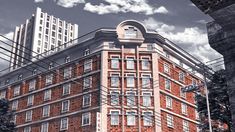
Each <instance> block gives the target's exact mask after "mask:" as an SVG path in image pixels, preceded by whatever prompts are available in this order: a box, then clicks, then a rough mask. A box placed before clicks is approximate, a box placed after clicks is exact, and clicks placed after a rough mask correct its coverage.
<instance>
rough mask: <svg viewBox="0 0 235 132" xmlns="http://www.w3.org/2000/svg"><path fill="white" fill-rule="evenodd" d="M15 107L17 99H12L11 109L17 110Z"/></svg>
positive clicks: (16, 106)
mask: <svg viewBox="0 0 235 132" xmlns="http://www.w3.org/2000/svg"><path fill="white" fill-rule="evenodd" d="M17 108H18V100H14V101H13V102H12V108H11V109H12V110H17Z"/></svg>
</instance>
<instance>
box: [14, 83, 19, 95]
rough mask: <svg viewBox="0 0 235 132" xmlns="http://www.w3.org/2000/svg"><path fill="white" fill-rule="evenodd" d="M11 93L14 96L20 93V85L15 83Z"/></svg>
mask: <svg viewBox="0 0 235 132" xmlns="http://www.w3.org/2000/svg"><path fill="white" fill-rule="evenodd" d="M13 95H14V96H18V95H20V85H17V86H15V87H14V89H13Z"/></svg>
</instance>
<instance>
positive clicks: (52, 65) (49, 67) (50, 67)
mask: <svg viewBox="0 0 235 132" xmlns="http://www.w3.org/2000/svg"><path fill="white" fill-rule="evenodd" d="M53 67H54V63H53V62H51V63H50V64H49V66H48V69H49V70H50V69H52V68H53Z"/></svg>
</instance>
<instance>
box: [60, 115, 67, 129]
mask: <svg viewBox="0 0 235 132" xmlns="http://www.w3.org/2000/svg"><path fill="white" fill-rule="evenodd" d="M64 121H65V122H64ZM68 122H69V118H68V117H64V118H61V120H60V130H61V131H63V130H68ZM64 123H65V126H64Z"/></svg>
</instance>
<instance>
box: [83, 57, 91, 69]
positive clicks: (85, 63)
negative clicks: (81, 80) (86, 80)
mask: <svg viewBox="0 0 235 132" xmlns="http://www.w3.org/2000/svg"><path fill="white" fill-rule="evenodd" d="M91 70H92V59H89V60H85V62H84V72H86V71H91Z"/></svg>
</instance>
